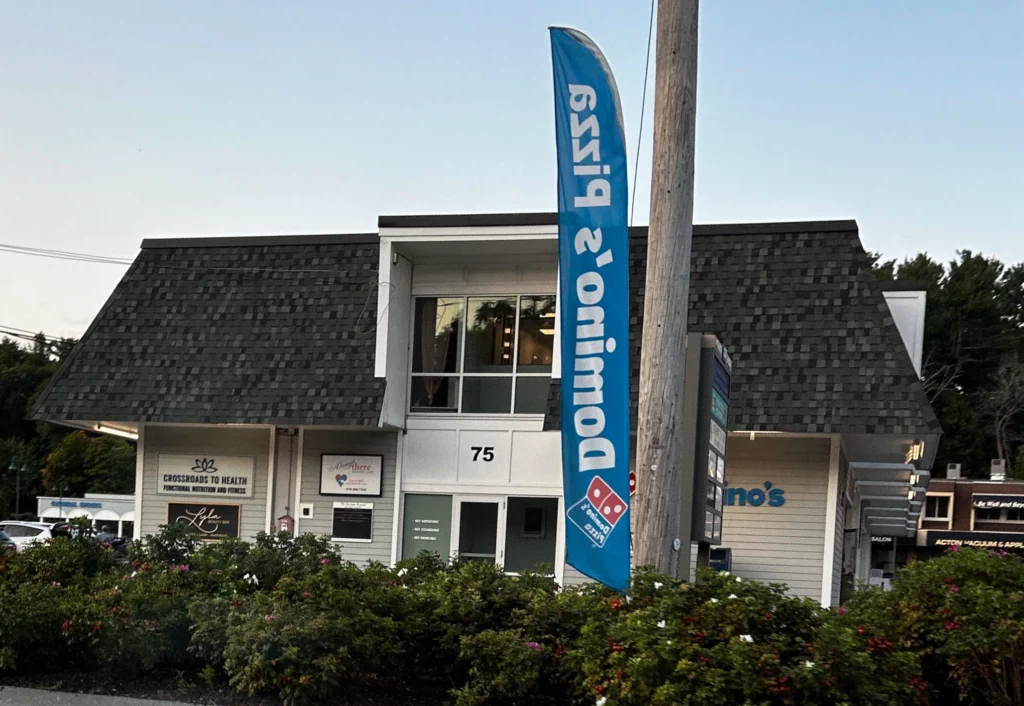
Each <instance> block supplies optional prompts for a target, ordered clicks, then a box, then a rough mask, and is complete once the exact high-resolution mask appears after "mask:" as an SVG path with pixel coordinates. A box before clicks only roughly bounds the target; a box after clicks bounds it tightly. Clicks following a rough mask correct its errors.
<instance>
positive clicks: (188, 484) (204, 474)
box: [156, 454, 256, 498]
mask: <svg viewBox="0 0 1024 706" xmlns="http://www.w3.org/2000/svg"><path fill="white" fill-rule="evenodd" d="M156 465H157V490H156V492H157V493H159V494H161V495H204V496H212V497H216V498H251V497H252V494H253V474H254V470H255V467H256V459H255V458H254V457H252V456H217V455H200V454H158V455H157V462H156Z"/></svg>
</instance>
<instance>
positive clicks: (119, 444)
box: [85, 436, 135, 493]
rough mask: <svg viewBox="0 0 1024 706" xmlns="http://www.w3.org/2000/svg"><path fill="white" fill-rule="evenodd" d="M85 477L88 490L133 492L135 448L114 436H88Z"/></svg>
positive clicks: (93, 491) (95, 491) (94, 491)
mask: <svg viewBox="0 0 1024 706" xmlns="http://www.w3.org/2000/svg"><path fill="white" fill-rule="evenodd" d="M85 476H86V478H87V479H88V481H89V491H90V492H92V493H133V492H135V447H134V446H133V445H132V444H131V443H129V442H128V441H126V440H124V439H119V438H117V437H115V436H101V437H98V438H95V439H92V440H91V441H90V442H89V448H88V449H86V452H85Z"/></svg>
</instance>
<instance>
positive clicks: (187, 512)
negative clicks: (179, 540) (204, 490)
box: [167, 503, 241, 539]
mask: <svg viewBox="0 0 1024 706" xmlns="http://www.w3.org/2000/svg"><path fill="white" fill-rule="evenodd" d="M240 521H241V509H240V508H239V506H238V505H213V504H207V503H168V505H167V524H169V525H172V524H175V523H177V524H182V525H185V526H187V527H190V528H192V529H194V530H195V531H196V532H198V533H199V535H200V536H201V537H202V538H203V539H224V538H226V537H238V536H239V531H240V529H241V528H240V524H239V523H240Z"/></svg>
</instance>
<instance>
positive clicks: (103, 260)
mask: <svg viewBox="0 0 1024 706" xmlns="http://www.w3.org/2000/svg"><path fill="white" fill-rule="evenodd" d="M0 252H9V253H12V254H15V255H29V256H32V257H43V258H50V259H54V260H70V261H72V262H92V263H98V264H101V265H120V266H121V267H127V266H129V265H131V264H132V263H133V262H134V260H130V259H127V258H121V257H108V256H106V255H91V254H89V253H79V252H70V251H68V250H46V249H43V248H29V247H26V246H22V245H8V244H5V243H0ZM139 266H140V267H151V268H154V269H161V270H175V271H178V272H238V273H242V274H259V273H279V274H319V275H329V276H334V277H337V276H344V275H348V274H349V272H347V271H345V270H339V269H334V270H329V269H310V268H295V267H233V266H215V265H213V266H211V265H190V266H188V267H185V266H183V265H172V264H164V263H159V262H146V261H142V262H139Z"/></svg>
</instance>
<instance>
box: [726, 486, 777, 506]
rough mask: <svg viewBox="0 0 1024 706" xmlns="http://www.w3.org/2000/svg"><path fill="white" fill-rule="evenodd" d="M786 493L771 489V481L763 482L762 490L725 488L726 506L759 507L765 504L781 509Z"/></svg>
mask: <svg viewBox="0 0 1024 706" xmlns="http://www.w3.org/2000/svg"><path fill="white" fill-rule="evenodd" d="M785 493H786V491H784V490H783V489H782V488H773V487H772V483H771V481H767V480H766V481H765V482H764V490H762V489H761V488H749V489H748V488H726V491H725V504H726V505H750V506H751V507H761V506H762V505H764V504H766V503H767V505H768V507H782V506H783V505H785V504H786V497H785Z"/></svg>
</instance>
